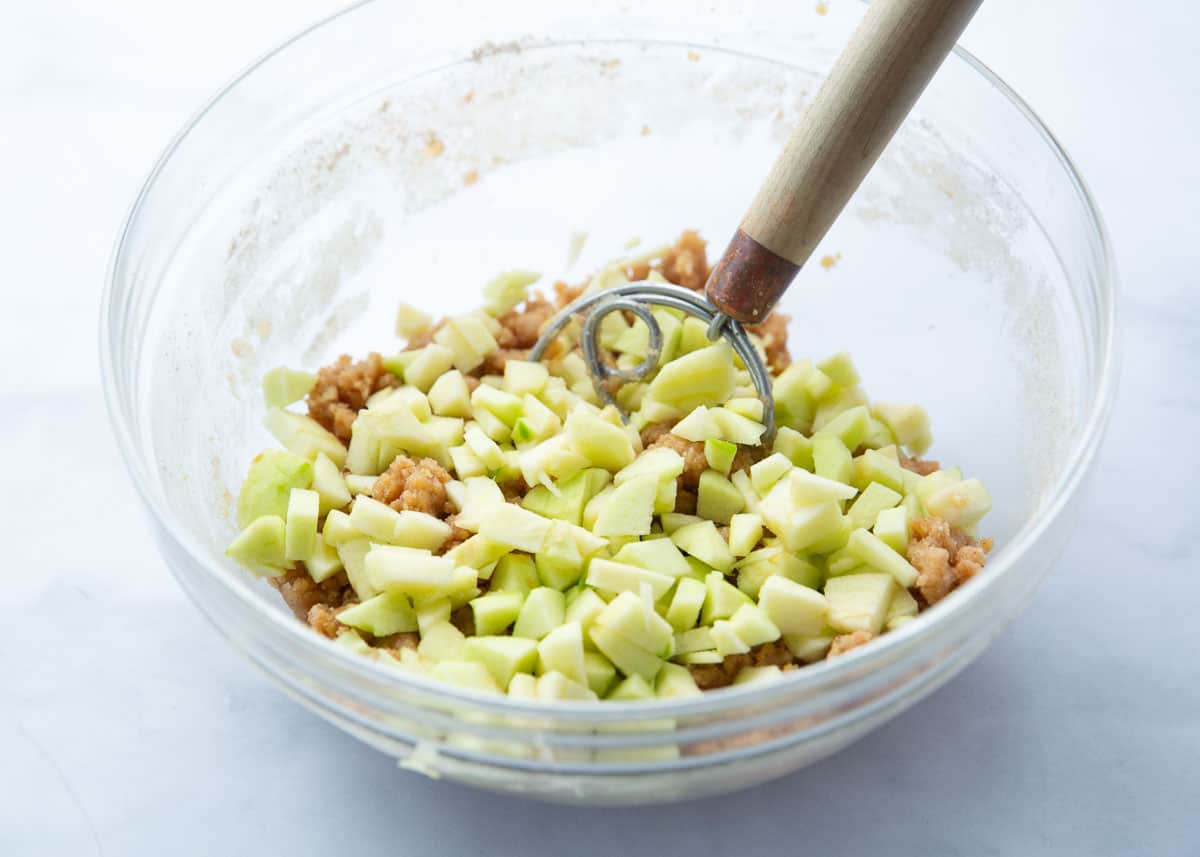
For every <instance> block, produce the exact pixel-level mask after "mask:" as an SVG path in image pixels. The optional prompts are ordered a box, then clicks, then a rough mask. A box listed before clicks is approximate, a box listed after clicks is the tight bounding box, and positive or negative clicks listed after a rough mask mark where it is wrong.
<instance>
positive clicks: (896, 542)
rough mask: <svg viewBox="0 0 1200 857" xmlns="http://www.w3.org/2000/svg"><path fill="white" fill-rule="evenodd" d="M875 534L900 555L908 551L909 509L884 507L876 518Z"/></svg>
mask: <svg viewBox="0 0 1200 857" xmlns="http://www.w3.org/2000/svg"><path fill="white" fill-rule="evenodd" d="M874 533H875V535H877V536H878V537H879V539H880V541H882V542H883V543H884V544H886V545H887V546H888V547H890V548H891V549H892V550H894V551H895V552H896V553H898V554H900V556H904V555H905V553H906V552H907V551H908V509H906V508H905V507H904V506H900V507H897V508H895V509H884V510H883V511H882V512H880V513H879V515H878V516H877V517H876V518H875V529H874Z"/></svg>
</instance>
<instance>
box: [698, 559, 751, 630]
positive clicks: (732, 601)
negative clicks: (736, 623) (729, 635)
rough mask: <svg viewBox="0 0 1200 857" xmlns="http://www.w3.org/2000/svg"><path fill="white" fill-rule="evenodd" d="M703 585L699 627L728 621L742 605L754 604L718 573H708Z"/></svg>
mask: <svg viewBox="0 0 1200 857" xmlns="http://www.w3.org/2000/svg"><path fill="white" fill-rule="evenodd" d="M704 585H705V588H706V597H705V599H704V607H703V609H702V610H701V611H700V624H701V625H711V624H712V623H713V622H715V621H716V620H718V619H728V618H729V617H730V616H732V615H733V614H734V613H736V612H737V611H738V608H739V607H741V606H742V605H744V604H753V603H754V602H753V601H751V600H750V598H749V597H748V596H747V595H746V594H745V593H743V592H742V591H741V590H740V589H738V588H737V587H736V586H734V585H733V584H731V583H730V582H729V581H727V580H726V579H725V576H724V575H723V574H721V573H720V572H719V571H714V572H712V573H710V574H709V575H708V577H706V578H705V580H704Z"/></svg>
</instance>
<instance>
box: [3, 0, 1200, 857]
mask: <svg viewBox="0 0 1200 857" xmlns="http://www.w3.org/2000/svg"><path fill="white" fill-rule="evenodd" d="M833 2H835V3H836V2H849V0H833ZM339 5H340V4H339V3H338V2H337V0H290V2H287V3H284V2H278V3H268V2H266V0H258V2H249V3H247V2H233V0H213V2H209V3H205V4H198V3H182V2H178V0H175V2H166V3H150V2H138V0H111V2H108V3H104V4H99V3H92V2H88V0H48V2H43V3H37V4H29V3H27V4H9V5H8V6H6V8H5V15H4V18H5V23H4V24H3V26H0V117H2V118H0V129H2V133H0V173H2V174H3V182H0V235H2V236H3V240H2V241H0V247H2V248H3V256H2V258H3V261H4V266H5V270H4V272H3V275H2V276H0V297H2V298H3V304H2V306H3V309H2V310H0V367H3V368H2V369H0V415H2V417H0V448H2V449H3V450H4V451H5V459H6V460H5V463H4V464H3V465H2V466H0V474H2V475H0V484H2V485H3V488H4V490H3V491H0V522H2V523H0V532H2V533H3V541H2V544H3V552H2V553H0V558H2V560H3V566H4V567H3V571H2V572H0V573H2V574H3V585H2V586H0V615H3V617H4V622H3V632H2V634H3V636H2V637H0V854H3V855H6V857H17V855H34V854H36V855H51V854H54V855H56V854H72V855H77V854H109V855H118V854H119V855H142V854H146V855H159V854H164V853H165V854H181V855H182V854H212V853H217V852H218V850H219V849H221V850H231V851H232V853H267V854H273V853H290V854H296V855H301V854H328V853H338V852H341V853H354V854H357V855H364V857H365V855H373V854H408V853H418V852H419V853H429V854H453V855H469V854H483V853H487V854H490V855H496V854H516V853H526V854H562V853H571V854H577V855H583V854H607V853H610V852H611V851H612V850H613V849H619V850H620V851H621V852H622V853H625V854H630V855H632V854H675V853H685V852H689V853H690V852H693V851H694V852H695V853H701V854H725V853H739V854H747V855H749V854H766V853H772V854H776V853H777V854H790V853H796V852H797V851H799V850H801V848H803V849H804V850H805V851H811V852H812V853H818V854H864V853H868V852H874V853H887V854H910V853H911V854H922V855H926V854H939V855H954V854H970V855H983V854H1024V855H1032V854H1088V855H1096V854H1148V855H1156V856H1157V857H1163V855H1175V854H1178V855H1184V854H1195V853H1197V848H1200V843H1198V841H1197V840H1198V838H1200V815H1198V806H1197V799H1198V798H1200V669H1198V668H1197V665H1196V651H1197V648H1198V647H1200V630H1197V627H1198V626H1197V619H1196V616H1197V608H1196V605H1197V603H1198V602H1200V557H1198V555H1197V550H1196V540H1195V537H1194V532H1193V529H1194V527H1195V513H1196V509H1197V503H1196V494H1195V480H1196V478H1197V476H1198V475H1200V455H1198V453H1197V449H1198V448H1200V446H1198V445H1197V441H1196V438H1197V436H1198V435H1200V382H1198V381H1197V377H1198V376H1200V345H1198V343H1200V337H1198V334H1197V329H1198V328H1200V291H1198V290H1197V280H1198V278H1200V274H1198V272H1200V241H1198V240H1197V238H1198V236H1200V203H1198V202H1197V199H1198V198H1200V157H1198V156H1197V151H1196V141H1197V139H1200V116H1198V114H1197V105H1198V104H1200V67H1198V66H1197V65H1196V63H1195V56H1194V53H1195V50H1196V45H1197V43H1198V42H1200V19H1197V17H1196V16H1195V15H1193V14H1191V13H1189V12H1187V11H1186V9H1185V7H1184V5H1183V4H1178V3H1175V2H1171V0H1146V2H1142V3H1128V2H1120V0H1055V2H1054V3H1046V2H1040V0H1008V2H1004V3H1000V2H994V3H991V4H988V6H987V8H985V9H984V11H983V12H982V13H981V14H980V16H979V17H978V19H977V20H976V22H975V23H974V24H973V25H972V27H971V30H970V31H969V33H968V35H967V38H966V40H965V41H966V43H967V44H968V46H970V47H971V48H973V49H974V50H975V51H976V52H977V54H978V55H979V56H980V57H982V59H983V60H984V61H985V62H987V63H989V64H990V65H992V66H993V67H995V68H996V69H997V70H998V71H999V72H1000V73H1001V74H1002V75H1003V76H1005V77H1006V78H1007V79H1008V80H1009V81H1010V82H1012V83H1013V84H1014V86H1015V87H1016V89H1017V90H1018V91H1019V92H1021V93H1022V94H1024V95H1025V96H1026V97H1027V98H1028V100H1029V101H1030V102H1031V103H1032V105H1033V106H1034V108H1035V109H1037V110H1038V111H1039V112H1040V113H1041V114H1042V115H1043V116H1044V117H1045V118H1046V119H1047V121H1048V122H1049V124H1050V126H1051V127H1052V128H1053V129H1054V130H1055V131H1056V132H1057V133H1058V134H1059V135H1060V137H1061V139H1062V140H1063V142H1064V143H1065V145H1066V146H1067V148H1068V150H1069V151H1070V152H1071V153H1072V154H1073V155H1074V156H1075V158H1076V159H1077V160H1078V162H1079V164H1080V166H1081V168H1082V170H1083V172H1084V174H1085V175H1086V176H1087V177H1088V179H1089V180H1090V182H1091V185H1092V188H1093V190H1094V191H1095V193H1096V196H1097V198H1098V199H1099V202H1100V205H1101V207H1102V209H1103V211H1104V213H1105V215H1106V216H1107V219H1108V223H1109V225H1110V227H1111V230H1112V233H1113V236H1114V241H1115V244H1116V249H1117V254H1118V257H1119V260H1120V267H1121V271H1122V274H1123V277H1124V282H1125V289H1124V306H1123V315H1124V361H1125V365H1124V377H1123V380H1122V387H1121V394H1120V399H1119V402H1118V406H1117V410H1116V414H1115V417H1114V420H1113V424H1112V429H1111V431H1110V434H1109V438H1108V442H1107V444H1106V446H1105V449H1104V451H1103V453H1102V455H1101V457H1100V461H1099V464H1098V467H1097V473H1096V475H1095V478H1094V480H1093V482H1092V484H1091V490H1090V493H1089V495H1088V499H1087V501H1086V506H1085V510H1084V513H1083V516H1082V518H1083V520H1082V523H1081V525H1080V528H1079V530H1078V533H1077V535H1076V537H1075V539H1074V541H1073V543H1072V545H1071V546H1070V548H1069V550H1068V551H1067V553H1066V555H1065V556H1064V557H1063V559H1062V562H1061V566H1060V567H1059V569H1058V570H1057V572H1056V573H1055V574H1054V575H1053V576H1052V578H1051V579H1050V581H1049V582H1048V583H1047V584H1046V586H1045V587H1044V588H1043V589H1042V590H1041V591H1040V592H1039V594H1038V596H1037V598H1036V600H1035V601H1034V603H1033V604H1032V605H1031V606H1030V608H1029V609H1028V611H1027V612H1026V613H1025V614H1023V615H1022V616H1021V617H1020V618H1019V619H1018V620H1017V621H1016V622H1015V623H1014V624H1013V625H1012V626H1011V627H1010V629H1009V630H1008V631H1007V633H1006V634H1005V635H1004V636H1003V637H1002V638H1001V639H1000V640H999V641H998V642H997V643H996V644H995V645H994V646H993V647H992V648H991V649H990V650H989V652H988V653H987V654H986V655H985V656H984V657H983V658H981V659H980V661H979V662H978V663H976V664H975V665H974V666H973V667H972V668H970V669H969V670H968V671H967V672H966V673H965V674H963V675H962V676H960V677H959V678H957V679H956V680H954V681H953V682H951V683H950V684H949V685H948V686H947V687H945V688H943V689H942V690H941V691H939V692H938V693H936V694H935V695H934V696H933V697H931V698H929V699H927V700H926V701H924V702H923V703H922V704H920V705H918V706H917V707H915V708H914V709H912V710H910V711H908V712H907V713H905V714H904V715H903V716H901V717H899V718H898V719H896V720H895V721H893V722H892V723H890V724H889V725H888V726H886V727H885V728H883V729H881V730H879V731H878V732H876V733H874V734H873V735H871V736H870V737H868V738H867V739H866V740H864V741H862V742H861V743H859V744H858V745H856V746H854V747H853V748H851V749H849V750H847V751H846V752H843V753H842V754H840V755H838V756H836V757H834V758H832V759H829V760H827V761H825V762H824V763H822V764H819V765H817V766H815V767H813V768H810V769H808V770H806V771H803V772H801V773H799V774H797V775H795V776H792V777H790V778H788V779H785V780H783V781H780V782H778V783H775V784H772V785H768V786H765V787H762V788H758V789H755V790H752V791H749V792H746V793H743V794H740V795H737V796H734V797H730V798H726V799H723V800H720V801H711V802H704V803H696V804H691V805H683V806H674V807H665V808H655V809H633V810H620V811H598V810H597V811H589V810H585V809H562V808H548V807H544V806H539V805H534V804H527V803H523V802H520V801H516V800H510V799H505V798H497V797H493V796H489V795H485V794H482V793H478V792H474V791H471V790H469V789H466V788H462V787H458V786H455V785H450V784H445V783H430V782H426V781H424V780H422V779H419V778H418V777H417V776H415V775H413V774H409V773H406V772H401V771H398V770H396V769H395V767H394V765H393V764H392V763H391V762H390V761H389V760H388V759H387V758H385V757H383V756H381V755H378V754H376V753H375V752H373V751H371V750H368V749H366V748H365V747H363V746H361V745H359V744H358V743H356V742H355V741H354V740H353V739H351V738H349V737H347V736H345V735H343V734H342V733H341V732H339V731H337V730H336V729H334V728H333V727H331V726H327V725H326V724H325V723H323V722H322V721H320V720H318V719H317V718H316V717H314V716H312V715H310V714H308V713H307V712H305V711H303V710H301V709H300V708H298V707H297V706H295V705H294V704H293V703H291V702H290V701H288V700H287V699H285V698H284V697H283V696H282V695H281V694H280V693H279V692H277V691H276V690H274V689H273V688H272V687H270V686H268V685H267V684H266V683H265V682H264V680H263V679H262V678H261V677H260V676H259V675H258V674H256V673H255V672H254V670H253V669H251V668H250V667H249V666H248V665H247V664H246V663H244V662H242V661H241V660H240V659H239V658H238V657H237V656H236V655H235V654H234V653H233V652H232V651H231V650H230V649H229V648H227V647H226V645H225V644H224V643H223V642H222V641H221V640H220V639H219V638H218V637H217V635H216V634H215V633H214V632H213V630H212V629H211V628H210V627H209V626H208V625H207V624H206V623H205V622H204V621H203V620H202V619H201V617H200V616H199V615H198V614H197V612H196V611H195V610H194V609H193V608H192V607H191V606H190V605H189V604H188V603H187V602H186V600H185V599H184V597H183V595H182V594H181V593H180V591H179V590H178V589H177V588H176V586H175V584H174V583H173V581H172V580H171V579H170V577H169V576H168V575H167V574H166V572H165V570H164V568H163V565H162V563H161V562H160V560H159V559H158V556H157V554H156V552H155V549H154V547H153V545H152V543H151V542H150V540H149V538H148V531H147V528H146V525H145V523H144V521H143V518H142V515H141V513H140V510H139V509H138V507H137V504H136V502H135V498H134V495H133V491H132V489H131V487H130V484H129V482H128V481H127V480H126V478H125V475H124V472H123V470H122V467H121V464H120V462H119V461H118V458H117V455H116V452H115V450H114V447H113V444H112V442H111V438H110V436H109V433H108V430H107V428H106V418H105V415H104V412H103V405H102V402H101V396H100V392H99V390H98V387H97V369H96V363H97V359H96V348H95V328H96V318H95V315H96V308H97V305H98V299H99V291H100V286H101V280H102V277H103V271H104V265H105V261H106V258H107V254H108V250H109V247H110V244H111V242H112V240H113V237H114V234H115V232H116V229H117V227H118V224H119V222H120V219H121V217H122V216H123V214H124V212H125V209H126V207H127V205H128V203H129V202H130V200H131V198H132V195H133V193H134V191H135V189H136V187H137V185H138V184H139V183H140V181H141V179H142V177H143V174H144V173H145V171H146V170H147V169H148V167H149V165H150V163H151V162H152V160H153V158H154V157H155V156H156V155H157V153H158V152H159V150H160V149H161V148H162V146H163V145H164V143H165V142H166V141H167V139H168V138H169V136H170V135H171V134H172V133H173V132H174V131H175V129H176V128H177V127H178V126H179V125H180V124H181V123H182V122H183V121H184V120H185V119H186V118H187V116H188V115H189V114H190V113H191V111H192V110H193V109H194V108H195V107H196V106H197V105H198V104H199V103H200V102H201V101H202V100H203V99H204V98H206V97H207V96H208V95H209V94H210V93H211V92H212V91H213V90H214V89H215V88H216V87H217V86H218V85H219V84H221V83H222V82H223V81H224V80H225V79H226V78H228V77H229V76H230V75H231V74H232V73H233V72H234V71H236V70H237V69H238V68H240V67H241V66H242V65H243V64H244V63H246V62H247V61H248V60H250V59H251V58H252V57H254V56H255V55H256V54H257V53H259V52H260V51H262V50H263V49H265V48H266V47H268V46H270V45H271V44H273V43H274V42H276V41H278V40H279V39H280V38H281V37H282V36H284V35H286V34H290V33H291V32H293V31H295V30H297V29H298V28H299V27H301V26H302V25H304V24H306V23H308V22H311V21H313V20H315V19H316V18H318V17H319V16H321V15H323V14H325V13H327V12H328V11H331V10H333V9H334V8H336V7H338V6H339ZM799 7H801V8H802V10H803V9H807V2H802V3H800V4H799Z"/></svg>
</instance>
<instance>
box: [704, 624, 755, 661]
mask: <svg viewBox="0 0 1200 857" xmlns="http://www.w3.org/2000/svg"><path fill="white" fill-rule="evenodd" d="M712 639H713V645H714V646H715V647H716V649H717V654H719V655H722V656H725V657H728V656H729V655H743V654H745V653H746V652H748V651H750V644H749V643H747V642H746V641H745V640H743V639H742V638H741V637H739V636H738V634H737V631H736V630H735V629H734V627H733V624H732V623H731V622H730V621H729V620H728V619H718V620H717V621H715V622H713V625H712Z"/></svg>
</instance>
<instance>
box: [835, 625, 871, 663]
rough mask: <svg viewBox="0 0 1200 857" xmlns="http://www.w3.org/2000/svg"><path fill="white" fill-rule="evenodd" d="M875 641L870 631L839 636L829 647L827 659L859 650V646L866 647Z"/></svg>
mask: <svg viewBox="0 0 1200 857" xmlns="http://www.w3.org/2000/svg"><path fill="white" fill-rule="evenodd" d="M874 639H875V635H874V634H872V633H871V632H870V631H863V630H859V631H854V632H852V633H850V634H838V635H837V636H836V637H834V638H833V642H832V643H831V644H830V646H829V653H828V654H827V655H826V656H825V657H827V658H835V657H837V656H838V655H842V654H845V653H846V652H848V651H850V650H851V649H857V648H858V647H859V646H864V645H866V644H867V643H869V642H871V641H872V640H874Z"/></svg>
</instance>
